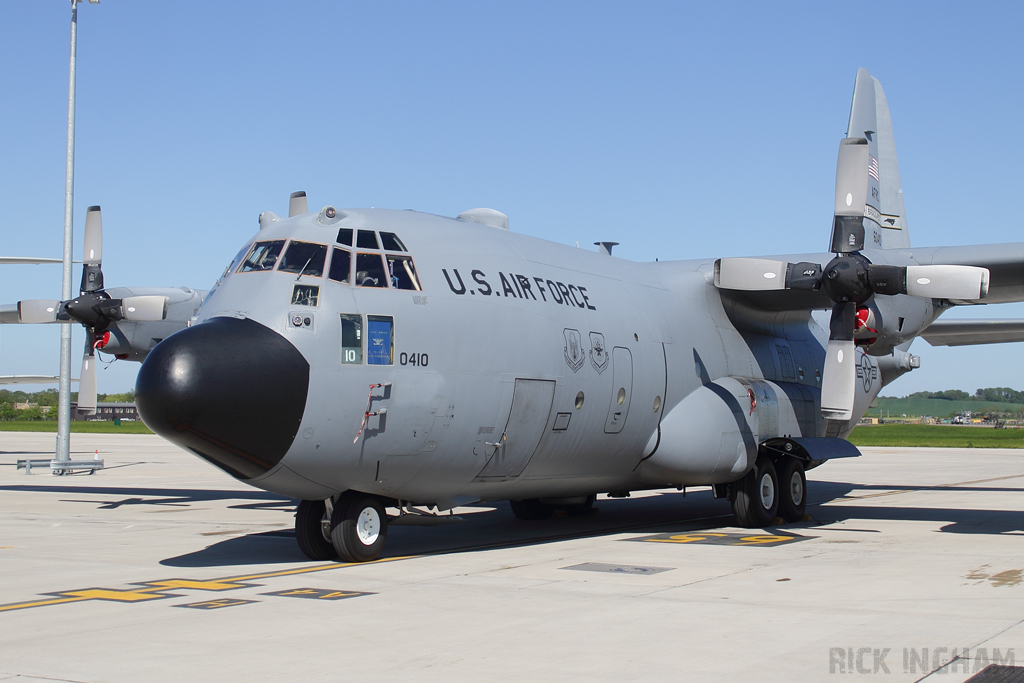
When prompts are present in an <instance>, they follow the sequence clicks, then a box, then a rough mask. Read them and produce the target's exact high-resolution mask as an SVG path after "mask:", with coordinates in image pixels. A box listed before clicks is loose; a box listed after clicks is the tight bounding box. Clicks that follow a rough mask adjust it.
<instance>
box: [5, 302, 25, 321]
mask: <svg viewBox="0 0 1024 683" xmlns="http://www.w3.org/2000/svg"><path fill="white" fill-rule="evenodd" d="M20 322H21V320H19V319H18V304H0V324H3V323H11V324H16V323H20Z"/></svg>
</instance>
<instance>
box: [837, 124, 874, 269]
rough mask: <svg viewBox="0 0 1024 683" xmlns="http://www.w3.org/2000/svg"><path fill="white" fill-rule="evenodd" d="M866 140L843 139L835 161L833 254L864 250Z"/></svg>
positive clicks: (866, 171)
mask: <svg viewBox="0 0 1024 683" xmlns="http://www.w3.org/2000/svg"><path fill="white" fill-rule="evenodd" d="M869 156H870V155H869V154H868V141H867V140H865V139H864V138H844V139H843V140H842V141H841V142H840V143H839V159H838V161H837V162H836V203H835V220H834V222H833V224H832V246H831V249H830V251H832V252H833V253H836V254H850V253H853V252H855V251H860V250H861V249H863V248H864V215H865V214H864V208H865V206H866V205H867V201H868V178H869V177H868V157H869Z"/></svg>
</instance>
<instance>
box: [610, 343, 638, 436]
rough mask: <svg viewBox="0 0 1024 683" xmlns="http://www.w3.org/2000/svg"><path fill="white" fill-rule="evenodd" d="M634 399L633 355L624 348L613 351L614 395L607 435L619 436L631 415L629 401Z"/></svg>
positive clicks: (611, 401)
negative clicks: (627, 417)
mask: <svg viewBox="0 0 1024 683" xmlns="http://www.w3.org/2000/svg"><path fill="white" fill-rule="evenodd" d="M632 397H633V354H631V353H630V352H629V349H627V348H625V347H623V346H616V347H615V348H614V349H612V395H611V400H610V401H609V403H608V418H607V419H606V420H605V423H604V432H605V434H618V433H619V432H621V431H622V427H623V426H624V425H625V424H626V416H627V415H629V401H630V399H631V398H632Z"/></svg>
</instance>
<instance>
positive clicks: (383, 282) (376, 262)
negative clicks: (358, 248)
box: [356, 254, 388, 287]
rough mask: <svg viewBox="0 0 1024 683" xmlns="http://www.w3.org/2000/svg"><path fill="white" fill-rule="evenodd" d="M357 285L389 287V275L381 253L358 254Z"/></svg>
mask: <svg viewBox="0 0 1024 683" xmlns="http://www.w3.org/2000/svg"><path fill="white" fill-rule="evenodd" d="M356 285H358V286H360V287H387V286H388V276H387V274H386V271H385V270H384V262H383V261H381V258H380V254H356Z"/></svg>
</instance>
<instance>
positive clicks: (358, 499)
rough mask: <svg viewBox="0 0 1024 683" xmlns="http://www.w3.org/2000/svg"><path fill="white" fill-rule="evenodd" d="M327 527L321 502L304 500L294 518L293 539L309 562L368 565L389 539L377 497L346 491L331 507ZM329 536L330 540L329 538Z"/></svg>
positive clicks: (380, 504) (385, 521) (324, 505)
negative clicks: (364, 563) (333, 561)
mask: <svg viewBox="0 0 1024 683" xmlns="http://www.w3.org/2000/svg"><path fill="white" fill-rule="evenodd" d="M332 507H333V509H332V510H331V511H330V515H329V520H330V522H329V524H325V523H324V521H325V519H328V514H327V510H328V508H327V505H326V502H325V501H322V500H304V501H302V502H300V503H299V507H298V510H297V511H296V514H295V538H296V539H297V540H298V542H299V548H300V549H301V550H302V552H303V553H304V554H305V555H306V557H308V558H309V559H311V560H316V561H320V562H323V561H326V560H334V559H341V561H343V562H369V561H370V560H375V559H377V557H379V556H380V553H381V550H383V549H384V539H385V538H387V535H388V518H387V515H386V514H385V511H384V505H383V504H382V503H381V501H380V499H378V498H377V497H376V496H371V495H368V494H365V493H359V492H357V491H346V492H345V493H343V494H341V496H340V497H339V498H338V500H337V501H335V502H334V504H333V506H332ZM328 532H329V536H328Z"/></svg>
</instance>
